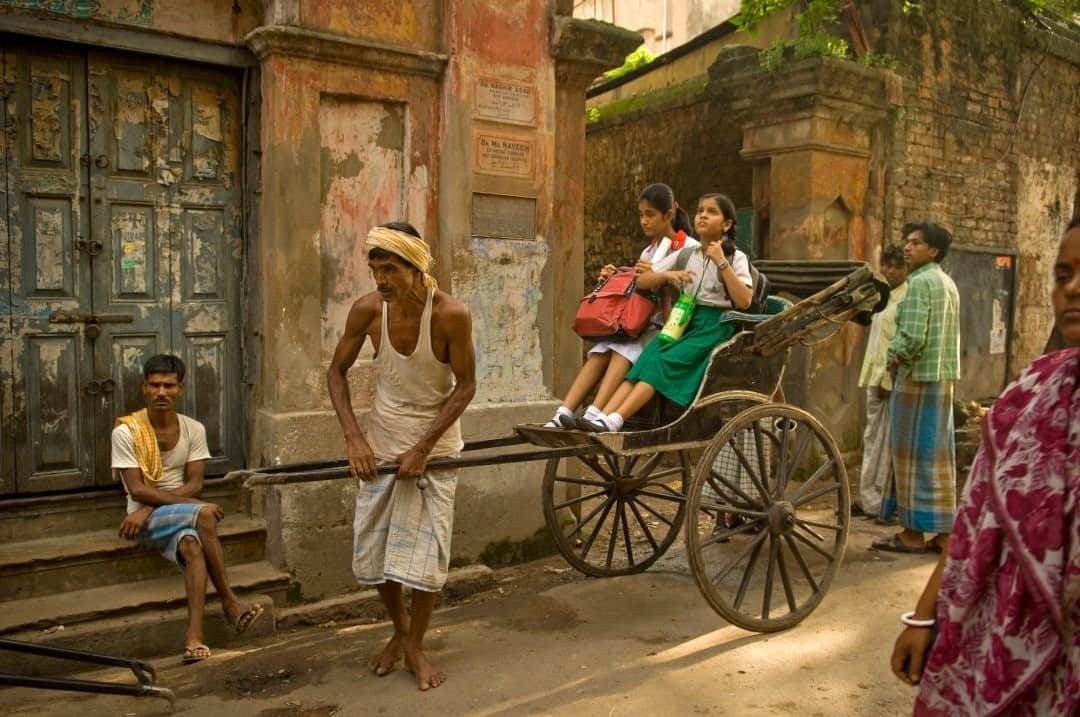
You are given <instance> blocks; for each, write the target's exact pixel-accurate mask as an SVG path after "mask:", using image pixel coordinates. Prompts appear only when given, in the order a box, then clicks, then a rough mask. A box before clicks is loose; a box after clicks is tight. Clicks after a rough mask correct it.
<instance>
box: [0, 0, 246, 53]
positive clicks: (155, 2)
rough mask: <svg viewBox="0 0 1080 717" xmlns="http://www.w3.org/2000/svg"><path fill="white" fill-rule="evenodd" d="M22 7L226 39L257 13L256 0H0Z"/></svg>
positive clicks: (9, 8) (233, 38) (238, 36)
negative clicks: (231, 0)
mask: <svg viewBox="0 0 1080 717" xmlns="http://www.w3.org/2000/svg"><path fill="white" fill-rule="evenodd" d="M24 11H27V12H31V13H37V14H40V15H43V16H46V17H58V18H64V19H70V20H79V21H91V22H100V23H107V24H111V25H117V26H129V27H133V28H139V29H145V30H152V31H155V32H162V33H168V34H171V35H179V36H183V37H189V38H193V39H198V40H207V41H210V42H221V43H229V44H232V43H237V42H240V41H241V40H242V39H243V38H244V36H245V35H247V33H249V32H251V31H252V30H253V29H255V27H257V26H258V25H259V24H260V23H261V22H262V17H263V10H262V2H261V1H260V0H236V2H223V1H222V0H189V1H188V2H170V1H169V0H0V12H24Z"/></svg>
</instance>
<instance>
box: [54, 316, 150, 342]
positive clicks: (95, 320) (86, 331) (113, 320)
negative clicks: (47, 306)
mask: <svg viewBox="0 0 1080 717" xmlns="http://www.w3.org/2000/svg"><path fill="white" fill-rule="evenodd" d="M134 320H135V317H134V316H132V315H131V314H88V313H86V312H84V311H64V310H63V309H61V310H59V311H54V312H52V313H51V314H49V323H50V324H85V325H86V326H85V328H83V335H84V336H86V338H88V339H91V340H93V339H96V338H97V337H98V336H101V324H130V323H131V322H132V321H134Z"/></svg>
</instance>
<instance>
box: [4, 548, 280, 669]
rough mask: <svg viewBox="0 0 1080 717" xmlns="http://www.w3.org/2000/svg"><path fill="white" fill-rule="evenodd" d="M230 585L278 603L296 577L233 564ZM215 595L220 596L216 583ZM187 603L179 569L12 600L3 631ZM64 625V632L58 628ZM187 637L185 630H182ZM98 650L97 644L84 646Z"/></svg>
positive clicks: (212, 606) (210, 608) (261, 565)
mask: <svg viewBox="0 0 1080 717" xmlns="http://www.w3.org/2000/svg"><path fill="white" fill-rule="evenodd" d="M227 571H228V576H229V584H230V585H231V586H232V588H233V590H235V591H236V592H237V593H239V594H241V595H244V594H247V593H258V594H262V595H267V596H269V597H270V598H271V599H273V601H274V603H275V604H277V605H284V604H286V602H287V600H288V595H289V589H290V587H291V584H292V579H291V577H290V576H289V574H288V573H286V572H283V571H281V570H279V569H277V568H275V567H274V566H273V565H271V564H270V563H267V562H265V561H259V562H250V563H241V564H239V565H229V566H227ZM209 594H211V595H213V594H216V591H215V590H214V587H213V585H212V584H211V585H210V586H209ZM186 604H187V597H186V594H185V592H184V576H183V575H181V574H180V573H176V574H174V575H171V576H169V577H163V578H154V579H152V580H140V581H138V582H133V583H124V584H122V585H105V586H102V587H94V588H87V589H83V590H72V591H69V592H64V593H57V594H54V595H41V596H38V597H33V598H26V599H23V600H10V601H8V602H5V603H3V605H2V608H0V634H2V635H4V636H6V637H10V638H11V639H29V640H30V641H31V642H33V641H35V640H34V638H33V637H27V636H26V635H23V636H22V637H17V636H16V635H15V634H13V633H16V632H18V633H23V632H25V631H32V632H33V633H36V634H38V635H39V636H40V635H42V631H46V630H48V631H49V632H48V633H47V634H53V633H54V632H66V631H68V630H70V629H71V627H72V626H75V625H80V624H83V623H90V622H95V621H100V620H106V619H112V618H129V617H132V616H134V615H138V614H140V613H154V614H156V613H160V612H161V611H163V610H172V609H181V608H184V606H185V605H186ZM218 612H220V609H219V608H217V607H216V601H215V602H208V605H207V614H208V615H209V614H211V613H215V614H216V613H218ZM60 626H63V628H64V630H58V629H57V628H59V627H60ZM181 636H182V632H181ZM80 649H93V648H80Z"/></svg>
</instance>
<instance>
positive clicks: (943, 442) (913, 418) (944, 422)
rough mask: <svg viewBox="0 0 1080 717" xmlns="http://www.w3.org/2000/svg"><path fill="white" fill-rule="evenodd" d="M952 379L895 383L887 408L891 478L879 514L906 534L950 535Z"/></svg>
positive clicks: (952, 502)
mask: <svg viewBox="0 0 1080 717" xmlns="http://www.w3.org/2000/svg"><path fill="white" fill-rule="evenodd" d="M952 396H953V385H952V381H932V382H931V381H912V380H910V379H907V378H902V379H897V381H896V384H895V385H894V386H893V394H892V400H891V402H890V405H889V408H890V411H891V413H892V416H891V420H892V428H891V434H892V454H893V468H894V470H895V480H894V481H893V485H892V490H891V491H890V492H889V494H888V495H887V496H886V498H885V500H883V501H882V504H881V514H882V515H890V514H891V512H892V510H893V508H894V507H895V509H896V515H897V518H899V520H900V524H901V525H902V526H904V527H905V528H907V529H909V530H917V531H920V532H924V533H925V532H933V533H948V532H950V531H951V530H952V524H953V518H954V517H955V515H956V435H955V431H954V427H953V403H952Z"/></svg>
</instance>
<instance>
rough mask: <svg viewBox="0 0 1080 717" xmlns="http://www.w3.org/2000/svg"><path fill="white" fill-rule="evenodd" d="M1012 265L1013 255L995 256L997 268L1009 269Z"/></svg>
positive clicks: (995, 266)
mask: <svg viewBox="0 0 1080 717" xmlns="http://www.w3.org/2000/svg"><path fill="white" fill-rule="evenodd" d="M1011 266H1012V257H1011V256H995V257H994V268H995V269H1008V268H1010V267H1011Z"/></svg>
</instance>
